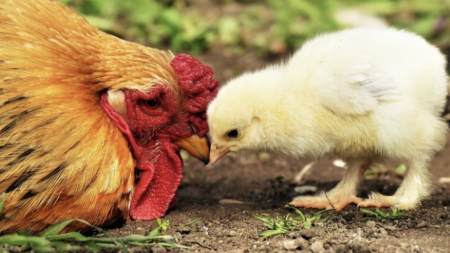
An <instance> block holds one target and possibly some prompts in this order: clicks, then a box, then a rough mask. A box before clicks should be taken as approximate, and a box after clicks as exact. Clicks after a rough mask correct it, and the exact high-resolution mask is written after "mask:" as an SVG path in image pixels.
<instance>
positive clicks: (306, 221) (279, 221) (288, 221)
mask: <svg viewBox="0 0 450 253" xmlns="http://www.w3.org/2000/svg"><path fill="white" fill-rule="evenodd" d="M289 208H291V209H293V210H294V211H295V212H296V213H297V214H298V216H296V217H294V216H292V215H291V214H288V215H286V217H285V218H283V217H281V216H277V217H276V219H274V218H272V217H270V216H269V215H268V214H263V215H259V214H256V213H252V212H250V211H244V212H246V213H249V214H251V215H252V216H253V217H255V218H257V219H260V220H262V221H263V222H264V225H265V226H266V227H268V228H269V229H268V230H266V231H264V232H262V233H261V234H259V235H260V236H262V237H263V238H262V240H264V239H266V238H268V237H270V236H274V235H278V234H287V233H289V232H290V231H294V230H302V229H310V228H311V227H312V226H313V222H314V221H316V224H317V223H322V224H324V225H325V224H326V223H327V222H328V221H329V220H330V218H331V216H328V217H326V218H324V219H322V220H320V219H321V218H322V215H323V214H325V213H327V212H329V211H331V210H333V209H328V210H322V211H319V212H317V213H315V214H313V215H308V214H303V213H302V212H301V211H300V210H298V209H297V208H294V207H289ZM319 220H320V221H319Z"/></svg>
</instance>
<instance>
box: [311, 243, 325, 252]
mask: <svg viewBox="0 0 450 253" xmlns="http://www.w3.org/2000/svg"><path fill="white" fill-rule="evenodd" d="M310 250H311V251H312V252H314V253H324V252H325V248H324V247H323V243H322V242H315V243H313V244H311V247H310Z"/></svg>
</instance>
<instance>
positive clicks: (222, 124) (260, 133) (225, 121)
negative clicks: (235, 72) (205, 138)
mask: <svg viewBox="0 0 450 253" xmlns="http://www.w3.org/2000/svg"><path fill="white" fill-rule="evenodd" d="M277 75H278V73H277V72H276V71H272V69H266V70H263V71H259V72H256V73H247V74H244V75H242V76H240V77H238V78H236V79H234V80H231V81H230V82H229V83H227V84H226V85H225V86H223V87H222V88H221V90H220V92H219V94H218V95H217V97H216V98H215V99H214V100H213V101H212V102H211V104H210V105H209V107H208V111H207V117H208V124H209V128H210V132H209V134H210V137H211V142H212V143H211V156H210V163H211V164H214V163H215V162H216V161H217V160H219V159H220V158H221V157H223V156H224V155H226V154H227V153H229V152H242V151H243V152H245V151H257V150H265V149H266V148H265V147H267V146H268V145H267V142H268V141H270V136H268V134H267V133H271V132H273V131H271V129H272V126H273V124H274V122H276V117H273V116H274V114H277V106H279V104H278V102H277V95H276V93H277V92H278V91H275V90H270V89H268V87H267V86H268V85H266V84H269V83H273V82H275V81H276V80H275V79H276V76H277ZM263 87H264V88H263ZM269 87H270V86H269ZM261 90H264V92H261ZM275 124H276V123H275ZM269 135H270V134H269Z"/></svg>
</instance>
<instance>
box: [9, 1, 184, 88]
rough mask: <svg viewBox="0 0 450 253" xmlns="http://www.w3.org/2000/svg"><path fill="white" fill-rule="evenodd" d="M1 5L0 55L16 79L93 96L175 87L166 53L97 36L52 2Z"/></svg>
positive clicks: (170, 54) (175, 81)
mask: <svg viewBox="0 0 450 253" xmlns="http://www.w3.org/2000/svg"><path fill="white" fill-rule="evenodd" d="M2 2H5V3H2V5H1V7H0V8H1V9H0V11H1V12H2V13H7V15H3V16H1V17H0V21H1V22H2V23H3V24H2V25H1V26H0V32H1V33H2V34H6V35H3V36H2V38H1V39H0V43H1V45H2V47H0V53H1V54H2V55H5V56H9V58H10V59H11V61H9V62H8V67H9V68H10V69H12V68H14V73H16V75H27V74H28V75H33V76H40V77H47V78H52V79H53V81H54V82H59V83H61V84H69V85H83V86H85V87H84V88H85V89H91V90H93V91H95V92H98V91H101V90H105V89H112V90H119V89H137V90H141V91H146V90H148V89H149V88H151V87H152V86H153V85H154V84H157V83H164V84H166V85H169V86H170V87H171V88H172V89H174V90H178V89H179V86H178V84H177V80H176V78H175V76H176V75H174V71H173V69H172V68H171V66H170V61H171V60H172V58H173V55H172V53H171V52H165V51H160V50H157V49H153V48H147V47H144V46H141V45H138V44H135V43H131V42H127V41H123V40H121V39H118V38H116V37H114V36H111V35H108V34H106V33H103V32H101V31H99V30H98V29H96V28H95V27H93V26H92V25H90V24H89V23H88V22H87V21H86V20H85V19H84V18H82V17H81V16H79V15H78V14H76V13H74V12H73V11H72V10H70V9H69V8H68V7H66V6H63V5H61V4H59V3H57V2H55V1H40V2H35V1H2ZM18 58H20V61H19V60H18ZM15 59H17V60H15ZM43 67H45V71H43V70H42V68H43ZM178 93H181V91H178Z"/></svg>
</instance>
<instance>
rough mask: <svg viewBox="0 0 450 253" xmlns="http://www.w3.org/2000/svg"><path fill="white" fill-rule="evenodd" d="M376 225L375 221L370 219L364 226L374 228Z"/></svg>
mask: <svg viewBox="0 0 450 253" xmlns="http://www.w3.org/2000/svg"><path fill="white" fill-rule="evenodd" d="M376 225H377V223H376V222H375V221H372V220H371V221H368V222H366V227H369V228H374V227H375V226H376Z"/></svg>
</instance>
